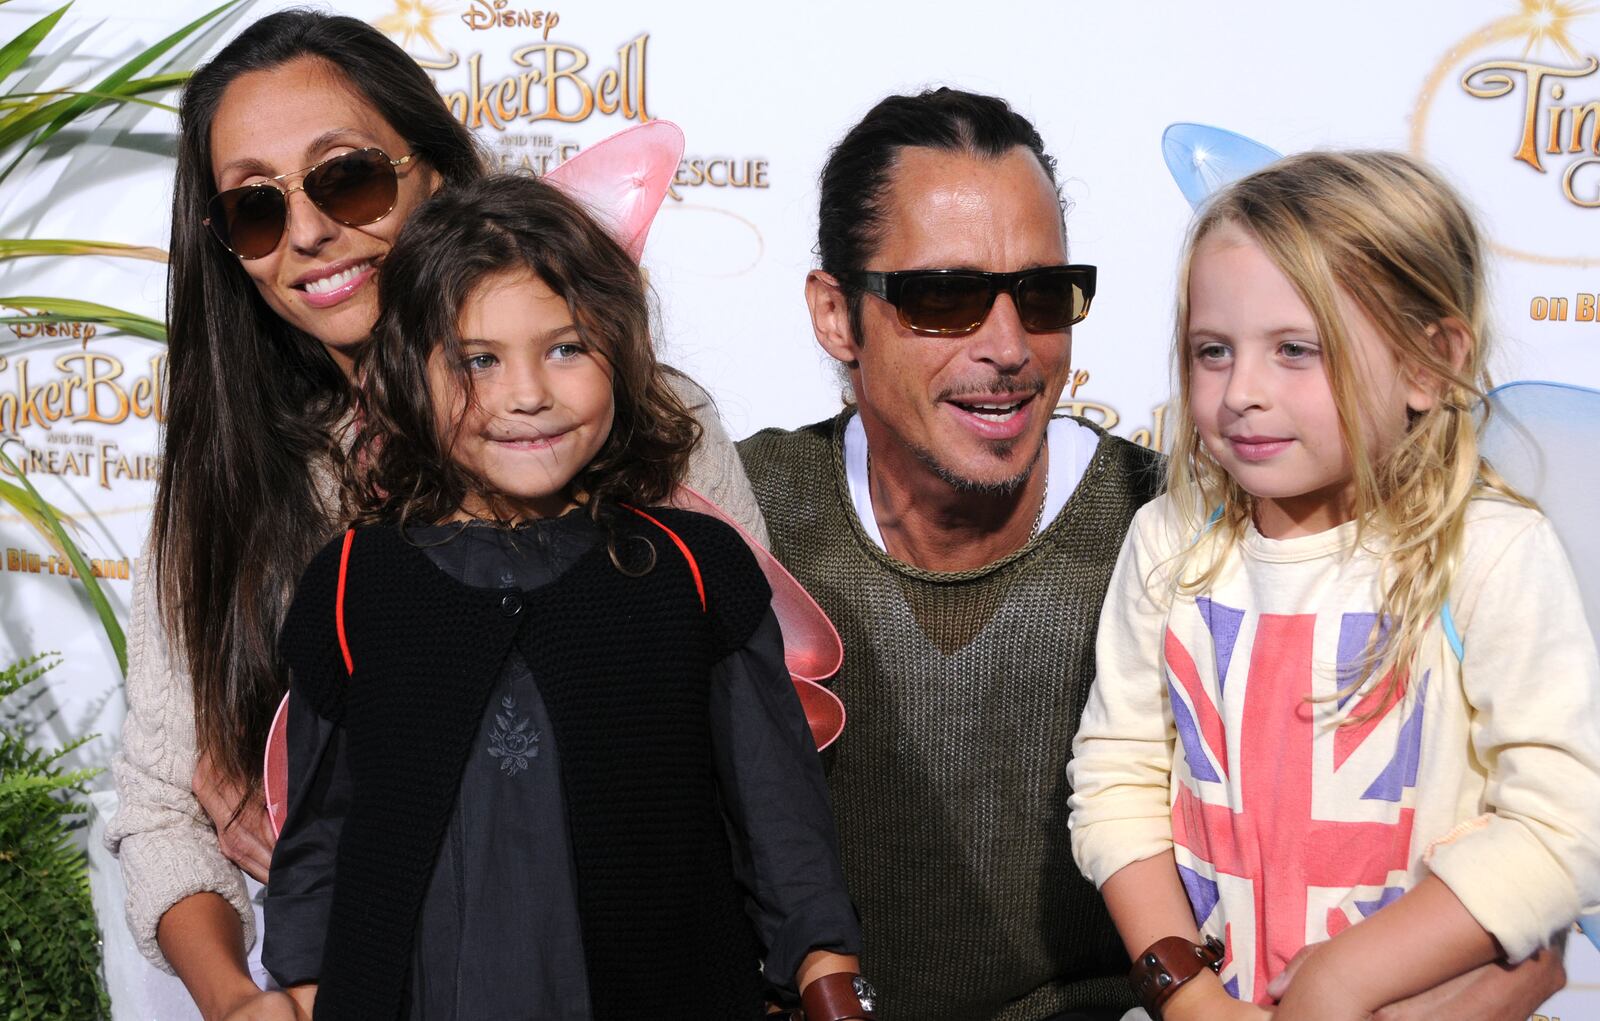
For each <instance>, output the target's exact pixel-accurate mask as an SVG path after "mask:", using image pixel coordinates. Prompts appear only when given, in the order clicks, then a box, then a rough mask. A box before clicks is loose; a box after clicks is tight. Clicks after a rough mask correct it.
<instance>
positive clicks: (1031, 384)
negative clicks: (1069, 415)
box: [937, 372, 1045, 401]
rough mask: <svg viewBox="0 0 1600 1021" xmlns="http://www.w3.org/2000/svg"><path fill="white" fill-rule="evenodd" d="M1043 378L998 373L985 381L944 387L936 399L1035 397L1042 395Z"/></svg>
mask: <svg viewBox="0 0 1600 1021" xmlns="http://www.w3.org/2000/svg"><path fill="white" fill-rule="evenodd" d="M1044 384H1045V380H1044V376H1043V375H1041V374H1039V373H1036V372H1033V373H1028V374H1027V375H1022V374H1020V373H1004V372H1003V373H1000V374H998V375H996V376H992V377H990V378H989V379H988V380H985V381H981V382H980V381H972V382H966V381H963V382H961V383H957V384H955V385H953V386H950V387H946V388H945V389H944V390H942V391H940V392H939V395H938V397H937V399H938V400H941V401H957V400H961V399H963V398H968V397H992V396H993V395H995V394H1018V395H1025V396H1027V397H1037V396H1038V395H1039V394H1041V393H1044Z"/></svg>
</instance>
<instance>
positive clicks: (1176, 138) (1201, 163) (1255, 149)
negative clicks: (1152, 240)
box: [1161, 122, 1282, 209]
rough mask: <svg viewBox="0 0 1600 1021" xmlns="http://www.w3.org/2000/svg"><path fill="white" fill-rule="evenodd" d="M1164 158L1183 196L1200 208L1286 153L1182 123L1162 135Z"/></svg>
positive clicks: (1206, 126)
mask: <svg viewBox="0 0 1600 1021" xmlns="http://www.w3.org/2000/svg"><path fill="white" fill-rule="evenodd" d="M1161 155H1162V158H1164V159H1165V160H1166V161H1167V169H1168V170H1170V171H1171V172H1172V179H1173V180H1174V181H1177V182H1178V187H1179V188H1180V189H1181V190H1182V191H1183V197H1184V198H1186V199H1188V200H1189V205H1190V206H1192V207H1193V208H1195V209H1199V208H1200V206H1201V204H1202V203H1204V202H1205V200H1206V199H1207V198H1209V197H1210V196H1211V193H1212V192H1214V191H1216V190H1217V189H1219V188H1221V187H1222V186H1223V185H1226V184H1228V183H1229V182H1231V181H1236V180H1238V179H1239V178H1241V177H1243V176H1245V175H1246V174H1251V173H1254V172H1255V171H1257V170H1260V169H1261V168H1262V167H1264V166H1266V165H1267V164H1268V163H1272V162H1274V161H1276V160H1278V159H1279V158H1280V157H1281V156H1282V153H1279V152H1277V151H1275V150H1273V149H1269V148H1267V147H1266V146H1264V145H1262V144H1261V143H1260V142H1257V141H1254V140H1252V139H1249V138H1246V137H1244V136H1243V135H1239V134H1235V133H1234V132H1232V131H1226V130H1224V129H1222V128H1214V127H1211V126H1210V125H1207V124H1188V123H1182V122H1180V123H1178V124H1172V125H1169V126H1168V127H1167V130H1166V131H1164V132H1163V133H1162V135H1161Z"/></svg>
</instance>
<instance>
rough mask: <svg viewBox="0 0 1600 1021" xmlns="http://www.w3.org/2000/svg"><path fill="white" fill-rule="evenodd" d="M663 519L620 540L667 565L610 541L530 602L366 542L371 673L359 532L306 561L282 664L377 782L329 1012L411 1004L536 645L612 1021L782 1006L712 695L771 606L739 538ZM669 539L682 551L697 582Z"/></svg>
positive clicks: (366, 790)
mask: <svg viewBox="0 0 1600 1021" xmlns="http://www.w3.org/2000/svg"><path fill="white" fill-rule="evenodd" d="M649 513H650V515H651V517H653V518H654V519H656V521H657V522H659V525H658V524H655V523H651V522H650V521H647V520H645V519H644V518H643V517H639V516H636V515H633V514H628V513H626V512H623V513H622V514H621V515H620V518H621V519H622V520H621V521H620V523H619V525H618V526H617V540H616V545H617V547H618V549H619V551H620V553H621V555H622V556H623V558H624V559H623V562H624V563H625V564H630V566H632V564H633V563H637V562H640V561H641V560H643V559H647V557H646V553H647V552H648V551H647V550H646V548H645V547H644V546H643V545H641V543H640V540H645V541H647V542H649V544H650V545H651V546H652V547H654V551H655V556H654V560H655V565H654V568H653V569H652V570H650V571H649V572H648V573H646V574H644V575H642V576H639V577H634V576H630V575H628V574H624V573H623V572H622V571H620V570H618V569H617V568H616V567H615V566H614V565H613V563H612V561H611V558H610V556H609V555H608V551H607V547H606V544H604V543H601V544H599V545H598V546H597V547H596V548H595V549H593V550H591V551H589V553H587V554H585V555H584V556H583V557H582V558H581V559H580V560H579V561H578V563H576V564H575V565H573V567H572V568H571V569H570V570H569V571H568V572H567V573H566V574H564V575H563V576H562V577H561V578H559V579H558V580H557V581H555V582H553V583H552V584H550V585H546V586H544V587H542V588H539V589H535V590H533V591H529V592H522V591H518V590H488V589H478V588H472V587H469V586H466V585H463V584H462V583H460V582H458V581H456V580H455V579H454V578H452V577H450V576H449V575H447V574H445V573H443V572H442V571H440V570H439V569H438V568H437V567H436V566H435V565H434V564H433V562H432V561H431V560H430V559H429V558H428V556H427V554H426V553H425V552H423V551H422V550H420V549H417V548H415V547H414V546H412V545H411V544H410V543H409V542H407V541H406V539H405V537H404V536H403V535H402V534H401V533H400V532H399V530H398V529H396V528H393V527H379V526H373V527H369V528H364V529H359V530H357V531H356V532H355V533H354V536H353V540H352V542H351V548H350V553H349V557H348V567H347V572H348V573H347V578H346V581H345V585H344V602H343V619H344V634H345V639H346V642H347V647H348V653H349V657H350V662H351V663H352V664H353V672H348V673H347V670H346V661H345V650H344V648H342V647H341V644H340V636H339V633H338V630H337V627H336V623H335V616H336V600H337V591H338V588H339V574H340V563H341V551H342V549H343V546H344V538H343V537H340V538H339V539H337V540H335V541H334V542H332V543H330V544H329V546H328V547H327V548H325V549H324V550H323V551H322V552H321V553H320V554H318V556H317V557H316V558H315V559H314V560H313V561H312V563H311V565H310V567H308V568H307V570H306V573H305V575H304V577H303V578H302V579H301V582H300V586H299V588H298V590H297V591H296V593H295V598H294V602H293V604H292V606H291V608H290V610H289V614H288V617H287V619H286V621H285V624H284V628H283V632H282V636H281V638H280V647H281V652H282V655H283V657H284V660H285V661H286V662H287V663H288V664H289V667H290V669H291V671H292V678H293V680H292V683H293V688H294V692H295V695H296V697H304V698H306V699H308V700H309V701H310V703H311V704H312V705H313V706H314V707H315V708H316V710H317V712H318V713H319V714H321V715H322V716H324V717H326V718H327V719H330V720H333V721H335V722H339V723H342V724H343V726H344V728H345V730H346V733H347V749H348V751H347V755H348V759H349V766H350V773H351V778H352V781H353V784H354V788H355V795H354V799H353V803H352V805H351V806H350V810H349V814H348V815H347V817H346V819H345V823H344V828H343V833H342V836H341V838H340V842H339V849H338V855H337V862H336V866H335V868H336V879H335V884H334V897H333V904H332V907H331V915H330V919H329V928H328V939H327V945H326V950H325V952H324V957H323V963H322V969H321V973H320V976H319V988H318V993H317V1005H316V1016H317V1018H318V1019H325V1018H336V1019H342V1018H363V1019H369V1018H395V1017H399V1016H402V1013H403V1011H404V1010H405V1009H406V1003H407V1000H408V994H407V988H406V983H407V977H408V971H409V968H410V962H411V955H412V949H413V945H414V943H415V940H416V938H417V932H416V929H417V922H418V918H419V916H420V910H421V904H422V900H423V896H424V894H425V892H426V886H427V883H428V881H429V877H430V876H431V875H432V872H433V868H434V863H435V861H436V859H437V857H438V854H439V847H440V843H441V841H442V840H443V837H444V833H445V831H446V828H447V826H448V823H449V819H450V816H451V813H452V811H453V808H454V804H455V799H456V795H457V792H458V789H459V786H460V779H461V774H462V770H463V768H464V765H465V762H466V757H467V755H468V754H469V753H470V750H471V745H472V741H473V739H474V737H475V735H476V734H477V731H478V726H479V722H480V720H481V718H482V715H483V712H484V706H485V703H486V700H487V698H488V695H489V692H490V691H491V689H492V688H493V686H494V683H495V680H496V679H497V678H498V677H499V675H500V672H501V669H502V667H503V664H504V662H505V659H506V657H507V655H508V654H509V653H510V652H511V650H512V648H513V646H515V648H516V650H517V651H518V652H520V653H521V655H522V656H524V657H525V658H526V661H527V663H528V665H529V667H530V668H531V669H532V671H533V674H534V676H535V677H537V678H538V681H539V689H540V692H541V694H542V696H543V698H544V700H545V703H546V707H547V708H548V710H549V713H550V718H551V724H552V726H553V727H554V728H555V731H556V735H555V736H556V741H557V742H558V745H559V747H560V748H561V779H562V784H563V787H564V790H565V795H566V804H567V816H568V824H569V831H570V833H571V839H572V845H573V860H574V863H575V866H576V881H577V886H578V889H577V904H578V913H579V921H580V923H581V925H582V929H583V942H584V956H585V960H586V963H587V968H588V976H589V992H590V999H591V1003H592V1006H593V1010H594V1017H595V1018H596V1021H608V1019H613V1018H615V1019H623V1018H628V1019H632V1018H636V1017H643V1016H654V1017H677V1016H683V1017H695V1018H754V1017H757V1016H758V1015H759V1013H760V1004H761V1000H762V992H761V991H762V984H761V980H760V975H759V971H758V968H759V959H760V949H759V946H758V945H757V941H756V937H755V932H754V929H753V927H752V925H751V923H750V921H749V918H748V916H747V914H746V912H745V910H744V899H743V894H742V892H741V890H740V888H739V887H738V885H737V883H736V881H735V879H734V873H733V866H732V852H731V849H730V845H729V841H728V836H727V829H726V824H725V821H724V816H723V813H722V811H721V808H720V804H719V794H718V790H717V782H716V771H715V766H714V759H713V755H712V747H711V732H710V721H709V718H708V717H709V702H708V697H709V689H708V685H709V675H710V668H711V666H712V665H713V664H715V663H716V662H717V661H718V660H720V659H721V658H723V657H724V656H726V655H727V654H728V653H730V652H732V651H734V650H736V649H738V648H740V647H742V646H743V645H744V644H745V642H746V640H747V639H748V638H749V637H750V635H751V634H752V633H753V632H754V630H755V628H756V626H757V625H758V624H759V622H760V621H761V619H762V617H763V616H764V614H765V613H766V611H767V607H768V605H769V603H770V599H771V591H770V589H769V588H768V587H767V583H766V580H765V578H764V577H763V576H762V574H761V571H760V569H759V567H758V566H757V565H756V562H755V559H754V557H752V556H751V554H750V552H749V550H748V549H747V548H746V547H745V545H744V543H743V542H742V541H741V540H740V539H739V537H738V536H737V534H736V533H734V532H733V530H732V529H730V528H728V527H727V526H726V525H724V524H722V523H721V522H719V521H716V520H713V519H711V518H708V517H705V516H702V515H698V514H693V513H689V512H686V511H678V510H671V509H651V510H650V511H649ZM660 526H665V528H666V529H670V531H671V533H673V534H675V535H676V536H678V537H680V538H681V539H682V540H683V542H684V544H685V545H686V546H687V547H688V549H689V550H690V552H691V553H692V556H693V559H694V562H695V563H696V564H697V565H698V569H699V574H700V577H699V578H698V579H697V578H696V577H695V573H694V571H693V570H692V569H691V566H690V561H689V560H688V559H686V558H685V556H684V555H683V554H682V553H681V552H680V551H679V549H678V548H677V546H676V544H675V543H674V542H673V540H672V538H671V536H670V535H669V534H668V533H667V532H666V531H664V530H663V528H662V527H660ZM701 584H703V588H704V603H705V605H704V609H702V600H701V596H700V592H699V586H700V585H701ZM528 867H529V868H538V863H537V862H529V863H528ZM506 935H507V938H508V939H515V938H517V937H516V934H515V933H507V934H506ZM663 1011H665V1013H663Z"/></svg>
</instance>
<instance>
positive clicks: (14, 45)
mask: <svg viewBox="0 0 1600 1021" xmlns="http://www.w3.org/2000/svg"><path fill="white" fill-rule="evenodd" d="M71 6H72V5H71V4H70V3H69V4H67V5H66V7H62V8H61V9H60V10H57V11H53V12H51V13H50V14H46V15H45V16H44V17H42V18H40V19H39V20H38V21H36V22H34V23H33V24H32V25H29V26H28V27H27V28H25V29H23V30H22V32H21V33H19V34H18V35H17V37H16V38H14V39H12V40H11V41H10V42H8V43H6V44H5V46H4V47H0V79H4V78H5V77H6V75H8V74H10V73H11V72H12V71H15V70H16V69H17V68H19V67H21V66H22V62H23V61H24V60H27V59H28V57H29V56H30V55H31V54H32V53H33V51H34V50H35V49H36V48H37V47H38V45H39V44H40V43H41V42H43V41H44V37H45V36H47V35H49V34H50V30H51V29H52V28H55V27H56V22H58V21H60V20H61V16H62V15H63V14H65V13H67V7H71Z"/></svg>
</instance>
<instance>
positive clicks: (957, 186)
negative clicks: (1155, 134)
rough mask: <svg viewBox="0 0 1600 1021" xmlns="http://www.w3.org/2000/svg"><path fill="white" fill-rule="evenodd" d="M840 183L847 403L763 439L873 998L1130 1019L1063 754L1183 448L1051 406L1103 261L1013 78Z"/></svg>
mask: <svg viewBox="0 0 1600 1021" xmlns="http://www.w3.org/2000/svg"><path fill="white" fill-rule="evenodd" d="M821 183H822V187H821V212H820V216H819V230H818V233H819V242H818V253H819V255H820V257H821V268H820V269H818V270H815V271H813V272H812V273H810V274H809V275H808V276H807V278H806V300H807V302H808V304H809V305H810V308H811V318H812V324H813V326H814V327H815V331H816V335H817V340H818V342H819V343H820V344H821V345H822V347H823V349H824V350H825V351H827V352H828V354H829V355H831V356H832V357H833V358H834V359H835V360H836V361H837V362H838V364H839V366H840V369H841V374H842V376H843V379H844V382H845V384H846V386H847V387H848V390H849V391H850V393H851V395H852V396H853V400H852V401H851V402H850V406H848V407H846V409H845V410H844V411H843V412H842V413H841V414H840V415H838V416H837V417H835V418H833V419H831V420H829V421H825V422H820V423H818V424H816V425H813V426H808V427H806V428H803V429H798V430H795V431H793V432H785V431H782V430H776V429H769V430H765V431H763V432H760V433H757V434H756V435H755V436H752V437H750V438H749V439H746V440H744V441H743V442H741V443H740V444H739V453H740V456H741V458H742V459H743V461H744V465H745V470H746V471H747V472H748V473H749V476H750V481H751V483H752V484H753V486H754V488H755V491H756V497H757V499H758V501H759V502H760V504H761V509H762V512H763V514H764V515H765V516H766V520H767V527H768V530H769V531H770V533H771V536H772V549H773V552H774V553H776V554H777V556H778V557H779V558H780V559H781V560H782V561H783V562H784V564H785V565H786V566H787V567H788V568H789V569H790V570H791V571H792V572H793V573H794V574H795V575H796V576H798V577H799V579H800V581H801V582H803V583H804V584H805V586H806V587H807V588H808V589H809V590H810V591H811V593H812V594H813V595H814V596H815V597H816V598H817V601H818V602H819V603H821V605H822V607H823V609H825V610H826V611H827V612H828V615H829V616H830V617H832V618H833V621H834V623H835V624H836V625H837V627H838V628H839V631H840V634H841V636H842V637H843V639H844V648H845V662H844V666H843V668H842V669H841V670H840V672H839V675H838V677H837V678H836V679H835V680H834V683H833V688H834V691H835V692H836V693H838V694H839V695H840V697H841V698H842V699H843V700H844V703H845V707H846V709H847V711H848V712H849V725H848V726H847V727H846V729H845V733H844V736H843V737H842V738H841V739H840V741H839V742H838V744H836V745H834V746H833V747H832V748H830V749H829V750H828V751H827V752H825V753H824V756H823V765H824V769H825V770H826V771H827V773H828V781H829V786H830V788H831V793H832V796H833V806H834V812H835V815H836V816H837V818H838V824H839V838H840V842H841V845H842V848H841V849H842V857H843V861H844V866H845V875H846V878H847V879H848V881H849V884H850V890H851V894H852V896H853V897H854V899H855V901H856V905H857V908H858V909H859V911H860V914H861V922H862V930H863V936H864V940H865V945H864V949H863V952H862V954H861V962H862V968H863V970H864V971H865V972H866V973H867V974H868V975H871V976H872V978H873V983H874V985H875V986H876V991H877V993H878V994H879V999H878V1002H877V1005H876V1006H877V1013H876V1015H875V1016H876V1017H878V1018H881V1019H884V1021H904V1019H916V1021H982V1019H992V1021H1044V1019H1049V1021H1110V1019H1113V1018H1119V1017H1121V1015H1122V1013H1123V1009H1124V1008H1125V1007H1127V1006H1130V1005H1131V1004H1132V1002H1133V998H1132V995H1131V993H1130V992H1129V987H1128V983H1127V978H1126V976H1127V974H1128V968H1129V962H1128V959H1127V957H1126V955H1125V954H1124V952H1123V949H1122V946H1121V942H1120V940H1119V938H1118V936H1117V934H1116V931H1115V929H1114V928H1113V927H1112V925H1111V921H1110V919H1109V917H1108V916H1107V914H1106V912H1105V909H1104V907H1103V906H1102V904H1101V901H1100V898H1099V896H1098V894H1097V893H1096V892H1095V890H1094V888H1093V887H1092V886H1091V885H1089V883H1088V882H1086V881H1085V880H1084V879H1083V878H1082V877H1081V875H1080V874H1079V872H1078V870H1077V868H1076V867H1075V866H1074V865H1073V862H1072V856H1071V848H1070V838H1069V835H1068V832H1067V795H1068V790H1067V786H1066V763H1067V758H1068V756H1069V754H1070V748H1071V743H1072V737H1073V733H1074V731H1075V730H1076V729H1077V726H1078V720H1079V717H1080V715H1081V713H1082V710H1083V705H1084V700H1085V698H1086V697H1087V694H1088V690H1089V686H1090V682H1091V681H1092V680H1093V676H1094V637H1095V630H1096V627H1097V624H1098V620H1099V615H1100V605H1101V601H1102V599H1103V598H1104V595H1105V590H1106V586H1107V584H1108V582H1109V580H1110V575H1111V570H1112V567H1113V565H1114V564H1115V562H1116V559H1117V553H1118V550H1119V548H1120V546H1121V543H1122V539H1123V535H1124V533H1125V532H1126V531H1127V527H1128V523H1129V521H1130V520H1131V518H1132V516H1133V513H1134V511H1136V510H1137V509H1138V507H1139V506H1140V505H1141V504H1143V503H1144V502H1145V501H1147V500H1148V499H1150V497H1151V496H1152V495H1153V494H1154V492H1155V490H1156V487H1157V485H1158V483H1159V478H1160V466H1159V457H1158V456H1157V455H1156V454H1154V453H1152V452H1150V451H1147V450H1144V449H1143V448H1140V447H1137V446H1135V445H1133V444H1131V443H1128V442H1127V441H1124V440H1121V439H1118V438H1116V437H1113V436H1109V435H1107V434H1105V433H1103V432H1101V431H1100V430H1098V429H1096V428H1095V427H1094V426H1092V425H1090V424H1089V423H1087V422H1083V421H1081V420H1077V419H1072V418H1066V417H1056V416H1055V414H1054V412H1055V408H1056V402H1057V400H1058V399H1059V397H1060V395H1061V391H1062V388H1063V386H1064V385H1065V382H1066V379H1067V375H1068V369H1069V364H1070V356H1071V345H1072V334H1071V327H1072V326H1073V325H1074V324H1076V323H1078V322H1079V321H1081V320H1082V319H1083V317H1084V316H1085V315H1086V314H1087V312H1088V311H1089V305H1090V302H1091V300H1092V299H1093V297H1094V290H1095V272H1094V268H1093V267H1092V266H1085V265H1075V264H1072V263H1071V262H1069V260H1068V256H1067V248H1066V237H1065V227H1064V221H1063V216H1062V206H1061V202H1060V197H1059V192H1058V190H1057V187H1056V180H1055V164H1054V161H1053V160H1052V159H1051V158H1050V157H1049V156H1048V155H1046V154H1045V152H1044V146H1043V143H1042V141H1041V140H1040V138H1039V134H1038V132H1037V131H1036V130H1035V129H1034V128H1033V126H1032V125H1031V124H1030V123H1029V122H1028V121H1027V120H1026V119H1024V118H1023V117H1021V116H1020V115H1018V114H1017V113H1015V112H1014V111H1012V110H1011V109H1010V108H1009V107H1008V106H1007V105H1006V104H1005V103H1004V102H1003V101H1002V100H999V99H996V98H993V97H988V96H979V95H973V94H970V93H965V92H959V91H955V90H950V89H939V90H937V91H934V92H926V93H923V94H922V95H919V96H891V97H889V98H888V99H886V100H884V101H883V102H882V103H879V104H878V105H877V106H876V107H874V108H873V109H872V110H871V111H870V112H868V113H867V115H866V117H865V118H864V119H863V120H862V121H861V123H859V124H857V125H856V126H855V127H854V128H852V129H851V130H850V131H849V132H848V133H847V134H846V135H845V137H844V139H843V140H842V141H841V142H840V143H839V145H838V146H837V147H836V148H835V149H834V150H833V152H832V154H831V155H830V156H829V159H828V162H827V164H826V166H825V167H824V168H823V172H822V182H821ZM1291 967H1292V966H1291ZM1564 981H1565V973H1564V971H1563V970H1562V968H1561V965H1560V959H1559V957H1558V956H1556V955H1554V954H1550V953H1546V954H1542V955H1541V956H1540V957H1539V958H1535V959H1534V960H1533V961H1531V962H1529V963H1527V964H1524V965H1522V966H1519V967H1518V968H1515V969H1504V968H1499V967H1496V966H1488V967H1486V968H1482V969H1479V970H1478V971H1477V972H1473V973H1471V974H1469V975H1465V976H1462V977H1461V978H1458V979H1456V980H1454V981H1453V982H1451V983H1448V984H1446V985H1444V986H1441V987H1439V988H1438V989H1435V990H1433V991H1431V992H1429V993H1425V994H1423V995H1422V996H1419V997H1416V998H1414V999H1412V1000H1408V1001H1406V1002H1405V1003H1403V1004H1396V1005H1393V1006H1391V1007H1388V1008H1385V1009H1384V1010H1383V1011H1381V1012H1380V1013H1379V1015H1378V1021H1390V1019H1394V1021H1402V1019H1405V1021H1411V1019H1419V1018H1434V1017H1446V1016H1448V1017H1474V1018H1480V1019H1484V1021H1489V1019H1494V1021H1509V1019H1512V1018H1520V1017H1525V1016H1527V1014H1528V1012H1529V1011H1530V1010H1532V1009H1533V1008H1534V1007H1535V1006H1536V1005H1537V1004H1539V1003H1541V1002H1542V1001H1543V1000H1544V999H1545V998H1547V997H1548V996H1549V995H1550V994H1552V993H1553V992H1555V991H1556V990H1557V989H1559V988H1560V987H1561V985H1562V984H1563V983H1564ZM856 1016H862V1015H857V1014H853V1013H849V1012H848V1011H847V1010H846V1011H845V1012H840V1011H837V1010H835V1011H823V1012H815V1013H813V1012H809V1011H808V1014H807V1018H808V1021H839V1019H841V1018H849V1017H856Z"/></svg>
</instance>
